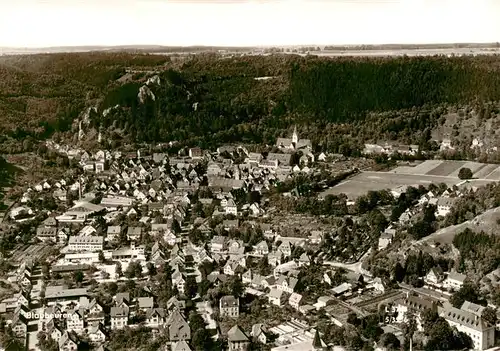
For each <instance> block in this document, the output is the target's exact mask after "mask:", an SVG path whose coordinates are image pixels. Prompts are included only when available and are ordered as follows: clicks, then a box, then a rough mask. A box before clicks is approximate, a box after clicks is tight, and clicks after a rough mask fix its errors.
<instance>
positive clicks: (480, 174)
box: [474, 165, 498, 179]
mask: <svg viewBox="0 0 500 351" xmlns="http://www.w3.org/2000/svg"><path fill="white" fill-rule="evenodd" d="M496 169H498V165H485V166H484V167H483V168H481V169H479V170H478V171H476V172H474V178H479V179H486V177H487V176H488V175H490V174H491V173H492V172H493V171H495V170H496Z"/></svg>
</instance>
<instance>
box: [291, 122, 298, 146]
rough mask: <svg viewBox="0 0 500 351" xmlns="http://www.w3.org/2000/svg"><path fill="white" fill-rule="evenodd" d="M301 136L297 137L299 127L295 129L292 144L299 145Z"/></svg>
mask: <svg viewBox="0 0 500 351" xmlns="http://www.w3.org/2000/svg"><path fill="white" fill-rule="evenodd" d="M298 141H299V136H298V135H297V126H295V127H293V134H292V143H294V144H297V142H298Z"/></svg>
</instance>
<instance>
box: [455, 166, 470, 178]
mask: <svg viewBox="0 0 500 351" xmlns="http://www.w3.org/2000/svg"><path fill="white" fill-rule="evenodd" d="M472 175H473V174H472V171H471V169H470V168H467V167H463V168H460V170H459V171H458V178H460V179H471V178H472Z"/></svg>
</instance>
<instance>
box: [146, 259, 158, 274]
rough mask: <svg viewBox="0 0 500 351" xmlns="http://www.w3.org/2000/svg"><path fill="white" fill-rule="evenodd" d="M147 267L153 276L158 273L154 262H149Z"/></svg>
mask: <svg viewBox="0 0 500 351" xmlns="http://www.w3.org/2000/svg"><path fill="white" fill-rule="evenodd" d="M146 268H147V270H148V274H149V276H150V277H153V276H155V275H156V267H155V265H154V264H153V263H151V262H148V263H147V264H146Z"/></svg>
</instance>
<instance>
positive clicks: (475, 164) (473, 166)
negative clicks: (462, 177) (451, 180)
mask: <svg viewBox="0 0 500 351" xmlns="http://www.w3.org/2000/svg"><path fill="white" fill-rule="evenodd" d="M482 167H484V163H479V162H466V163H465V164H464V165H463V166H462V167H460V168H469V169H470V170H471V171H472V174H474V173H476V172H477V171H479V170H480V169H481V168H482ZM460 168H459V169H457V170H455V171H454V172H452V173H451V174H450V177H458V172H460Z"/></svg>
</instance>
